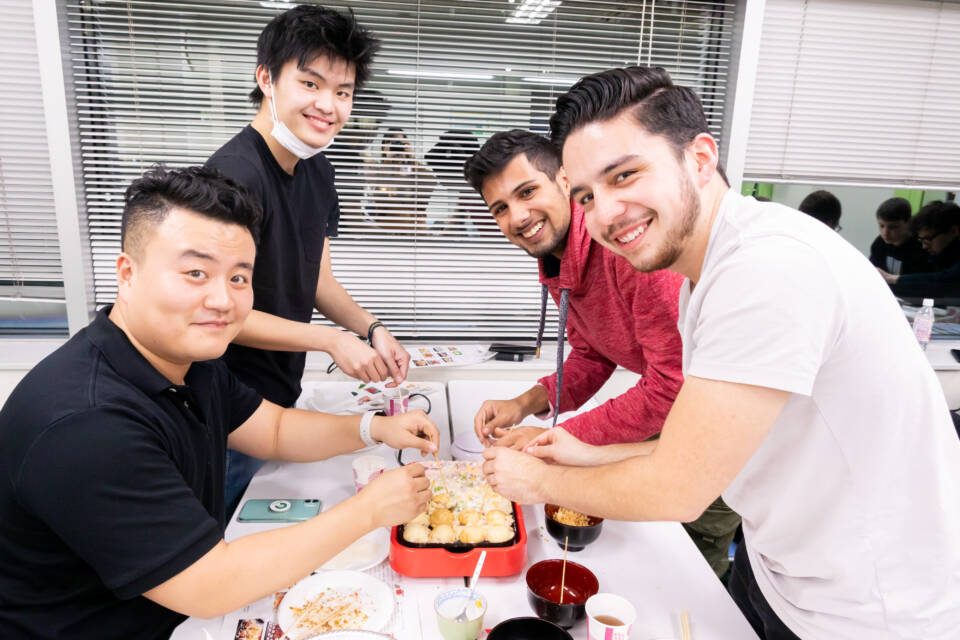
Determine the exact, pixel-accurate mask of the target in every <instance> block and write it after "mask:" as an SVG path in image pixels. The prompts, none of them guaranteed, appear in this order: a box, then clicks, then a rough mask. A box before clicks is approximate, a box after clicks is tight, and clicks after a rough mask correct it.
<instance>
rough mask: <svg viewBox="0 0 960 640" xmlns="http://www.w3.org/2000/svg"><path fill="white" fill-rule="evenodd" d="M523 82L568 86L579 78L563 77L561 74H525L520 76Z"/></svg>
mask: <svg viewBox="0 0 960 640" xmlns="http://www.w3.org/2000/svg"><path fill="white" fill-rule="evenodd" d="M521 80H523V81H524V82H536V83H538V84H558V85H561V86H564V87H569V86H570V85H572V84H573V83H574V82H576V81H577V80H579V78H564V77H562V76H527V77H526V78H521Z"/></svg>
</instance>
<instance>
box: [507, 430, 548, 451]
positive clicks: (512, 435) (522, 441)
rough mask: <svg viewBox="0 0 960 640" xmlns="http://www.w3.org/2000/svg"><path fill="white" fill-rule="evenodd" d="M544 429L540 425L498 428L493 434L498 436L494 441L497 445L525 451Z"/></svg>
mask: <svg viewBox="0 0 960 640" xmlns="http://www.w3.org/2000/svg"><path fill="white" fill-rule="evenodd" d="M544 431H549V429H542V428H540V427H514V428H512V429H497V430H496V431H495V432H494V434H493V435H495V436H496V437H497V439H496V440H495V441H494V443H493V444H494V446H496V447H510V448H511V449H515V450H517V451H523V449H524V447H526V446H527V444H528V443H529V442H530V441H531V440H533V439H534V438H536V437H537V436H539V435H540V434H541V433H543V432H544Z"/></svg>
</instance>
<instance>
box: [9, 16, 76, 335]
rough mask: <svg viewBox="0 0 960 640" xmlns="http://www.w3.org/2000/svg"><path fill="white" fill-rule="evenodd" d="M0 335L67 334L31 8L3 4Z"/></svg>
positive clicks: (55, 219)
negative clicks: (3, 75)
mask: <svg viewBox="0 0 960 640" xmlns="http://www.w3.org/2000/svg"><path fill="white" fill-rule="evenodd" d="M0 12H2V15H3V20H2V21H0V65H2V66H3V68H4V69H5V75H6V80H7V90H6V91H4V92H3V94H2V95H0V334H24V333H27V334H29V333H38V332H39V333H48V332H54V333H63V332H64V329H65V324H66V321H65V319H64V317H63V316H64V309H63V305H62V304H51V302H52V301H56V300H59V301H62V300H63V299H64V296H63V272H62V270H61V266H60V245H59V241H58V237H57V217H56V209H55V207H54V200H53V184H52V180H51V176H50V154H49V152H48V148H47V131H46V121H45V120H44V110H43V94H42V91H41V87H40V83H39V82H38V81H37V78H38V77H39V76H40V69H39V62H38V59H37V42H36V34H35V30H34V22H33V5H32V4H31V3H30V2H17V1H15V0H0Z"/></svg>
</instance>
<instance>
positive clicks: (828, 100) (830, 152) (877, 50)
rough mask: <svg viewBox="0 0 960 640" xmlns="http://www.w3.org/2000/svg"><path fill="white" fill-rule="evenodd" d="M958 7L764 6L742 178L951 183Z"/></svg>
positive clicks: (958, 150)
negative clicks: (751, 113) (751, 115)
mask: <svg viewBox="0 0 960 640" xmlns="http://www.w3.org/2000/svg"><path fill="white" fill-rule="evenodd" d="M958 68H960V3H958V2H956V1H950V2H940V1H936V2H935V1H918V0H908V1H903V0H897V1H892V0H869V1H866V0H805V1H804V2H797V1H796V0H767V2H766V12H765V15H764V24H763V37H762V39H761V43H760V60H759V67H758V72H757V80H756V88H755V94H754V103H753V117H752V122H751V126H750V139H749V143H748V145H747V155H746V164H745V176H746V178H747V179H749V180H757V181H768V182H801V183H812V184H855V185H868V186H892V187H908V188H940V189H943V188H946V189H951V190H956V189H957V187H958V186H960V82H957V69H958Z"/></svg>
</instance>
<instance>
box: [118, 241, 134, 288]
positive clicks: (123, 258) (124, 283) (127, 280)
mask: <svg viewBox="0 0 960 640" xmlns="http://www.w3.org/2000/svg"><path fill="white" fill-rule="evenodd" d="M135 276H136V262H135V261H134V259H133V256H131V255H130V254H129V253H127V252H126V251H124V252H122V253H121V254H120V255H119V256H117V298H118V299H122V298H123V297H124V294H125V292H126V291H128V290H129V289H130V287H131V286H133V279H134V277H135Z"/></svg>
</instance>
